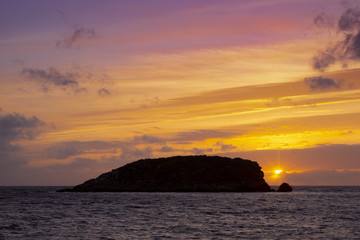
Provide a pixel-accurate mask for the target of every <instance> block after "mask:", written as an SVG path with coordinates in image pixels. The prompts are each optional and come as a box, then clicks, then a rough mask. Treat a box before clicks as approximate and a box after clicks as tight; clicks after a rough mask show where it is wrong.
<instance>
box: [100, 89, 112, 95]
mask: <svg viewBox="0 0 360 240" xmlns="http://www.w3.org/2000/svg"><path fill="white" fill-rule="evenodd" d="M98 95H99V96H102V97H106V96H109V95H111V92H110V91H109V90H107V89H106V88H101V89H99V90H98Z"/></svg>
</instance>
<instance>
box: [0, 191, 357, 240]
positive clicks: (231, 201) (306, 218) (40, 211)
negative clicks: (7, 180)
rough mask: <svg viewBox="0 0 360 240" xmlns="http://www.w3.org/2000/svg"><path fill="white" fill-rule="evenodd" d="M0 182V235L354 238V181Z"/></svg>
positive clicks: (355, 224) (57, 237) (355, 217)
mask: <svg viewBox="0 0 360 240" xmlns="http://www.w3.org/2000/svg"><path fill="white" fill-rule="evenodd" d="M60 188H63V187H0V239H1V240H2V239H21V240H27V239H360V187H356V186H352V187H314V186H311V187H309V186H307V187H300V186H298V187H296V186H295V187H294V191H293V192H290V193H279V192H267V193H164V192H152V193H146V192H135V193H134V192H121V193H71V192H56V190H58V189H60Z"/></svg>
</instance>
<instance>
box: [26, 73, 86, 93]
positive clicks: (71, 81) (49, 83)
mask: <svg viewBox="0 0 360 240" xmlns="http://www.w3.org/2000/svg"><path fill="white" fill-rule="evenodd" d="M21 74H22V75H23V76H25V77H26V78H27V79H29V80H31V81H33V82H35V83H36V84H38V85H40V86H41V90H42V91H43V92H48V91H49V90H50V88H59V89H61V90H63V91H66V90H68V89H71V90H72V91H74V92H75V93H81V92H86V91H87V89H86V88H83V87H80V86H79V82H78V80H77V79H76V78H77V77H78V75H77V74H75V73H71V72H70V73H69V72H66V73H60V72H59V71H57V70H56V69H55V68H53V67H50V68H49V69H48V70H42V69H37V68H23V69H22V71H21Z"/></svg>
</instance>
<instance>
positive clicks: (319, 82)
mask: <svg viewBox="0 0 360 240" xmlns="http://www.w3.org/2000/svg"><path fill="white" fill-rule="evenodd" d="M304 83H305V85H307V86H308V87H310V89H311V90H312V91H314V90H320V91H323V90H328V89H340V88H342V86H343V83H344V81H343V80H334V79H332V78H325V77H322V76H317V77H309V78H305V79H304Z"/></svg>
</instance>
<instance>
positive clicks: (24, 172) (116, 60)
mask: <svg viewBox="0 0 360 240" xmlns="http://www.w3.org/2000/svg"><path fill="white" fill-rule="evenodd" d="M0 12H1V16H3V17H2V19H3V20H2V24H1V25H0V31H1V33H2V34H1V36H0V52H1V54H0V82H1V89H0V136H1V140H0V185H75V184H78V183H81V182H82V181H85V180H87V179H89V178H93V177H96V176H97V175H99V174H100V173H103V172H105V171H109V170H111V169H113V168H117V167H120V166H122V165H124V164H126V163H128V162H131V161H134V160H138V159H141V158H149V157H164V156H173V155H190V154H207V155H222V156H231V157H242V158H248V159H251V160H254V161H257V162H259V164H260V165H261V166H262V167H263V170H264V172H265V176H266V180H267V182H268V183H269V184H271V185H278V184H279V183H280V182H281V181H288V182H289V183H290V184H292V185H359V183H360V161H359V156H360V121H359V119H360V83H359V76H360V68H359V67H360V61H359V60H360V54H359V53H360V45H359V36H360V17H359V16H360V6H359V5H358V3H357V2H356V1H347V2H344V1H340V0H339V1H335V0H334V1H329V0H319V1H315V2H314V1H310V0H305V1H300V0H291V1H289V0H286V1H285V0H283V1H282V0H278V1H275V0H274V1H265V0H264V1H256V2H255V1H249V0H241V1H230V0H229V1H227V0H226V1H221V2H219V1H205V0H204V1H202V0H201V1H190V0H189V1H171V2H163V1H160V0H155V1H151V3H150V2H149V1H145V0H143V1H140V0H139V1H138V0H136V1H131V2H129V1H115V2H114V1H107V0H106V1H95V0H92V1H76V2H73V1H41V0H36V1H32V2H31V3H30V2H28V1H23V0H15V1H8V2H6V3H4V7H2V8H1V10H0ZM275 169H283V170H284V171H283V172H282V173H280V174H278V175H275V174H274V170H275Z"/></svg>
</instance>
